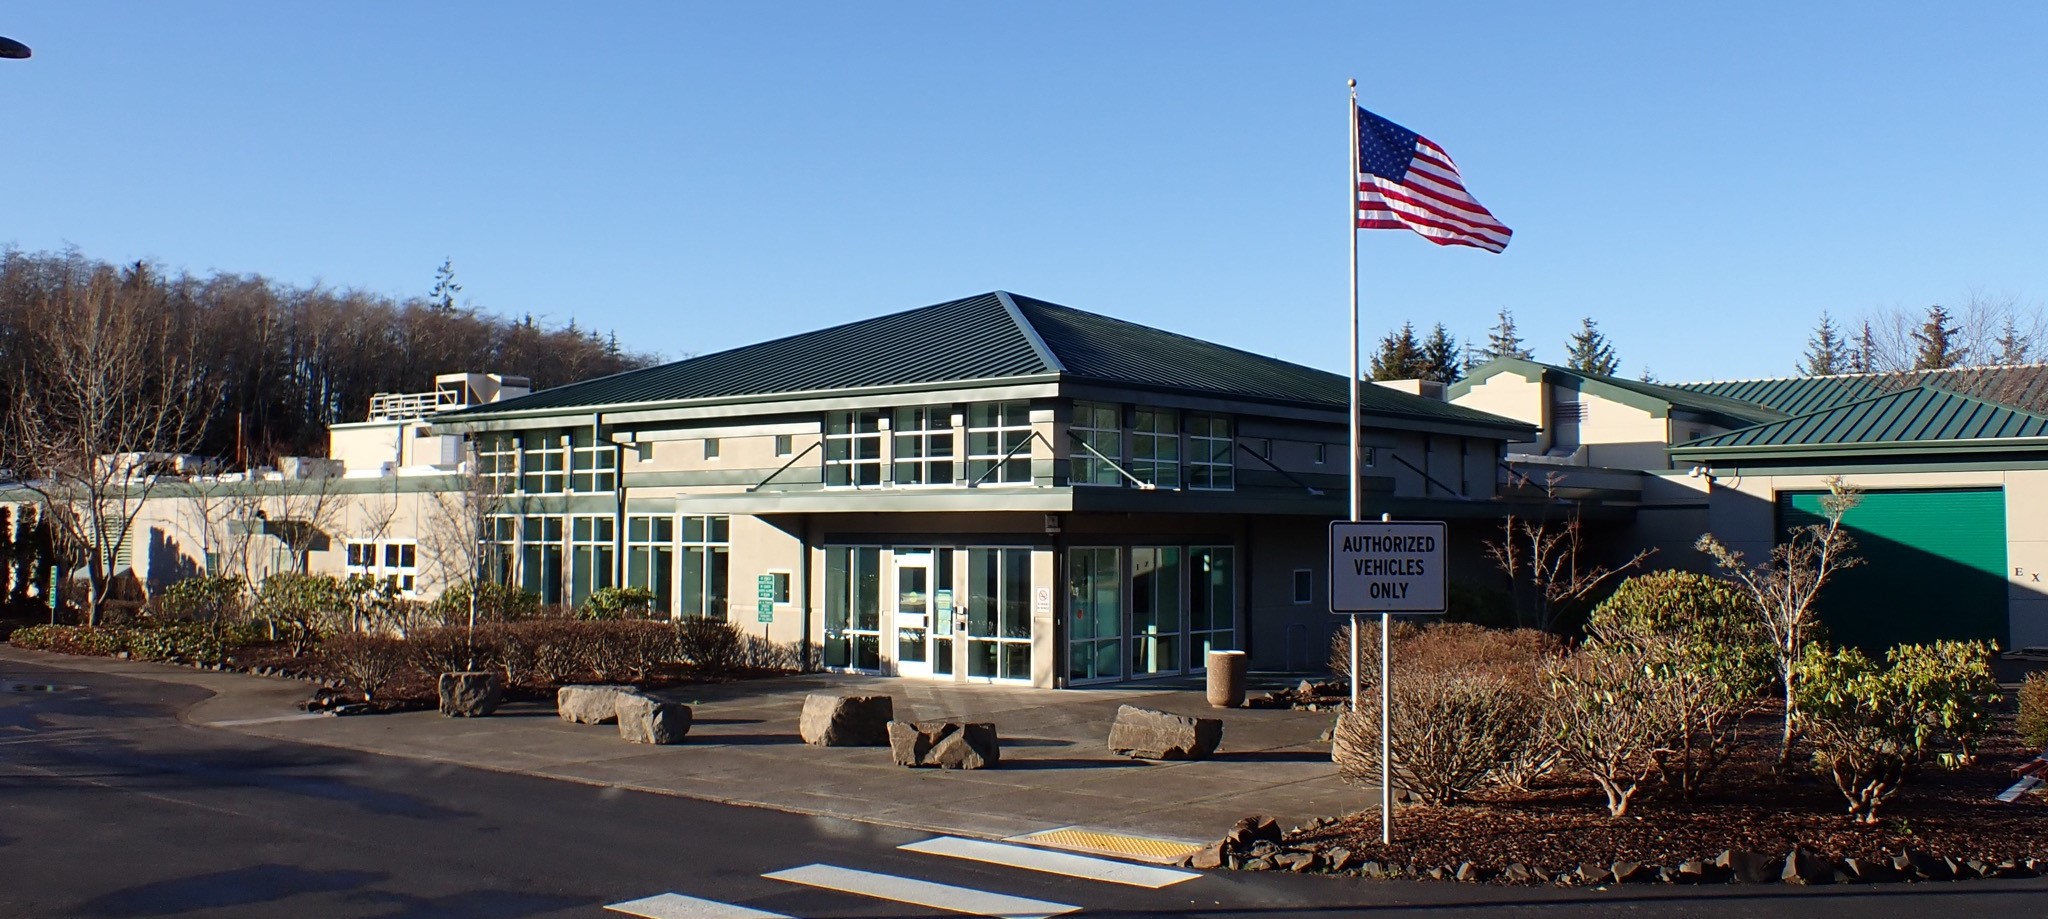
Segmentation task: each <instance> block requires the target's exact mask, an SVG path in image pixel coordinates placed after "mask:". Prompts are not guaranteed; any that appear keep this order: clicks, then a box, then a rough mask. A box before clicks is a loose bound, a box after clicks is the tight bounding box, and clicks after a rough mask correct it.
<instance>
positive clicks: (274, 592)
mask: <svg viewBox="0 0 2048 919" xmlns="http://www.w3.org/2000/svg"><path fill="white" fill-rule="evenodd" d="M348 609H349V602H348V593H347V590H346V588H344V587H343V585H342V582H341V581H340V580H338V579H336V578H335V577H333V576H332V575H325V574H293V573H290V572H281V573H278V574H273V575H271V576H269V577H267V578H264V579H263V584H262V585H261V586H259V587H258V588H257V590H256V607H255V613H256V618H257V619H259V620H261V621H263V622H264V623H266V624H267V625H268V626H269V627H270V629H271V634H272V635H273V636H275V637H276V638H278V639H280V640H283V641H284V642H285V643H287V644H288V645H290V646H291V652H292V656H293V657H298V656H300V655H303V654H305V653H306V651H307V650H308V649H309V648H311V647H312V646H313V644H314V643H315V642H318V641H319V640H320V637H321V636H322V635H324V634H326V633H329V632H332V631H334V630H335V629H336V628H337V627H338V626H339V625H341V624H342V622H343V619H344V618H345V617H346V616H347V614H348Z"/></svg>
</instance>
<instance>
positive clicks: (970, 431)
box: [966, 399, 1038, 488]
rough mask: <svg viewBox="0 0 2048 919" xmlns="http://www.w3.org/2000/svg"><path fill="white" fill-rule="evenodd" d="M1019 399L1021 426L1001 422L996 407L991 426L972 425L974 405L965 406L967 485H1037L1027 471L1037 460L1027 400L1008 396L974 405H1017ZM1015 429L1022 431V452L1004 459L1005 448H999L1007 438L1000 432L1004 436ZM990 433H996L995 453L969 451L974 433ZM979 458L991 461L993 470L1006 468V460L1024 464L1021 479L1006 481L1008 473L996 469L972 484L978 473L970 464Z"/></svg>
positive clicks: (981, 486) (1029, 470)
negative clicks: (998, 400)
mask: <svg viewBox="0 0 2048 919" xmlns="http://www.w3.org/2000/svg"><path fill="white" fill-rule="evenodd" d="M1020 402H1021V403H1022V404H1023V405H1024V423H1023V424H1021V425H1013V424H1005V423H1004V418H1003V412H1001V411H1000V410H998V411H997V412H996V423H995V425H994V426H991V427H976V426H975V424H974V408H975V406H968V408H967V419H966V420H967V449H968V451H969V452H968V454H967V483H968V484H969V485H971V486H974V487H977V488H990V487H997V488H1003V487H1008V488H1018V487H1024V488H1029V487H1031V486H1033V485H1036V484H1038V482H1037V477H1036V476H1034V475H1033V474H1032V472H1031V465H1032V463H1034V462H1036V461H1037V459H1038V445H1037V444H1035V443H1032V438H1033V436H1034V433H1035V432H1036V431H1037V426H1036V425H1034V424H1032V422H1031V407H1030V403H1029V402H1024V401H1023V400H1020V399H1009V400H1005V401H1002V402H983V403H977V404H978V405H990V406H1003V405H1012V404H1017V403H1020ZM1016 432H1022V433H1023V434H1024V449H1023V452H1021V453H1019V454H1018V455H1016V456H1013V457H1010V459H1009V460H1008V461H1005V460H1004V459H1003V457H1004V456H1005V455H1007V454H1008V451H1007V450H1005V449H1003V448H1002V445H1003V442H1004V441H1005V440H1008V438H1007V437H1005V436H1004V435H1005V434H1010V433H1016ZM991 433H992V434H995V435H996V447H997V451H996V452H995V453H975V452H972V451H973V450H974V435H976V434H991ZM979 460H986V461H988V462H990V463H992V464H994V465H995V467H996V468H997V469H999V470H1001V469H1005V468H1006V467H1007V465H1008V463H1010V462H1022V463H1024V479H1023V480H1022V481H1014V482H1013V481H1010V480H1009V479H1008V473H1006V472H997V473H996V474H995V475H993V476H991V477H990V478H988V479H985V480H982V481H981V482H980V484H978V485H977V484H976V480H977V479H979V478H980V476H981V474H980V473H977V472H975V471H974V464H975V462H976V461H979Z"/></svg>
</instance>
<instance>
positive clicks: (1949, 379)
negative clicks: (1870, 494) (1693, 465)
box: [1671, 364, 2048, 415]
mask: <svg viewBox="0 0 2048 919" xmlns="http://www.w3.org/2000/svg"><path fill="white" fill-rule="evenodd" d="M1921 385H1932V386H1939V387H1941V388H1942V389H1945V390H1948V391H1949V392H1954V393H1961V394H1963V395H1969V396H1976V397H1977V398H1980V399H1984V400H1986V401H1990V402H1997V403H2000V404H2003V405H2010V406H2012V407H2014V408H2018V409H2020V410H2022V411H2028V412H2034V413H2037V414H2048V366H2042V365H2039V364H2024V365H2012V366H2000V367H1958V368H1954V369H1951V370H1906V371H1900V372H1897V373H1846V374H1835V375H1833V376H1814V377H1776V378H1769V379H1758V380H1715V381H1707V382H1700V383H1673V384H1671V386H1673V387H1674V388H1678V389H1684V390H1689V391H1691V392H1695V393H1700V394H1702V395H1711V396H1720V397H1723V398H1728V399H1737V400H1740V401H1743V402H1750V403H1754V404H1757V405H1761V406H1765V407H1767V408H1772V409H1776V410H1778V411H1781V412H1784V413H1785V414H1788V415H1804V414H1807V413H1809V412H1816V411H1821V410H1823V409H1829V408H1833V407H1835V406H1837V405H1842V404H1845V403H1849V402H1857V401H1860V400H1863V399H1868V398H1871V397H1873V396H1879V395H1883V394H1885V393H1889V392H1897V391H1899V390H1903V389H1910V388H1912V387H1915V386H1921Z"/></svg>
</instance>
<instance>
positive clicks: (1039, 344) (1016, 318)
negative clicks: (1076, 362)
mask: <svg viewBox="0 0 2048 919" xmlns="http://www.w3.org/2000/svg"><path fill="white" fill-rule="evenodd" d="M995 295H996V300H997V301H999V302H1001V303H1002V304H1003V310H1004V311H1005V312H1007V313H1009V314H1010V321H1011V322H1014V323H1016V324H1017V331H1019V332H1022V333H1023V335H1024V340H1025V341H1026V342H1028V343H1029V344H1030V345H1031V350H1032V351H1035V352H1037V354H1038V359H1039V360H1041V361H1044V362H1045V366H1046V367H1047V369H1049V370H1051V371H1052V372H1053V373H1066V372H1067V365H1066V364H1065V363H1063V362H1061V360H1060V356H1059V355H1058V354H1055V353H1053V350H1052V348H1050V347H1047V346H1046V343H1045V336H1043V335H1040V334H1038V327H1037V326H1035V325H1032V324H1031V320H1029V319H1026V318H1024V311H1023V310H1021V309H1018V308H1017V301H1016V300H1015V299H1013V298H1012V297H1011V296H1010V292H1009V291H1007V290H998V291H995ZM1040 302H1044V301H1040Z"/></svg>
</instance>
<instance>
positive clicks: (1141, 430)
mask: <svg viewBox="0 0 2048 919" xmlns="http://www.w3.org/2000/svg"><path fill="white" fill-rule="evenodd" d="M1131 475H1133V476H1136V477H1137V479H1138V481H1140V482H1149V483H1151V484H1153V485H1156V486H1158V487H1160V488H1179V487H1180V413H1179V412H1176V411H1173V410H1172V409H1164V408H1141V409H1138V410H1137V412H1136V413H1135V414H1134V415H1133V417H1132V420H1131Z"/></svg>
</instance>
